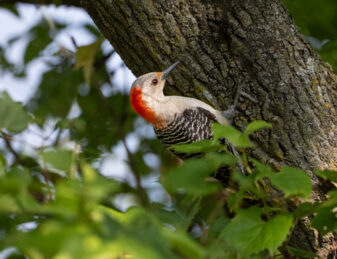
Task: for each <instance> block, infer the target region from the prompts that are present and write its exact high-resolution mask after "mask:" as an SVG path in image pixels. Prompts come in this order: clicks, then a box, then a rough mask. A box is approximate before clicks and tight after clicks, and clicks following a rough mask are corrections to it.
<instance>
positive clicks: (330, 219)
mask: <svg viewBox="0 0 337 259" xmlns="http://www.w3.org/2000/svg"><path fill="white" fill-rule="evenodd" d="M336 219H337V211H336V210H335V208H322V209H320V210H319V211H318V212H317V215H316V216H315V217H314V218H313V220H312V221H311V225H312V226H313V227H314V228H316V229H317V230H318V231H319V232H320V233H321V234H322V235H325V234H327V233H329V232H331V231H336V230H337V220H336Z"/></svg>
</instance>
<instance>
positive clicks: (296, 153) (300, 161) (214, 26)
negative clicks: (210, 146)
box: [81, 0, 337, 257]
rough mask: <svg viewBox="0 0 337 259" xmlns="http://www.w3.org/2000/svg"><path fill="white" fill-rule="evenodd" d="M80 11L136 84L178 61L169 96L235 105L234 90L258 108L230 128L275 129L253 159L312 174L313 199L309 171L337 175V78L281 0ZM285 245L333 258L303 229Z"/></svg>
mask: <svg viewBox="0 0 337 259" xmlns="http://www.w3.org/2000/svg"><path fill="white" fill-rule="evenodd" d="M81 4H82V6H83V7H84V8H85V9H86V10H87V12H88V13H89V14H90V15H91V17H92V19H93V20H94V22H95V23H96V25H97V26H98V27H99V29H100V30H101V31H102V33H103V34H104V36H105V37H106V38H107V39H108V40H109V41H110V42H111V44H112V45H113V47H114V48H115V50H116V51H117V52H118V53H119V54H120V55H121V57H122V58H123V60H124V62H125V63H126V65H127V66H128V67H129V68H130V69H131V70H132V71H133V72H134V73H135V74H136V75H141V74H143V73H147V72H150V71H158V70H161V69H163V68H165V67H166V66H167V65H169V64H171V63H173V62H174V61H177V60H179V61H180V65H179V69H177V70H175V72H174V73H173V76H172V81H170V82H171V84H170V85H169V86H168V87H166V90H167V93H168V94H173V93H175V94H176V93H178V94H180V95H184V96H192V97H196V98H199V99H201V100H204V101H206V102H209V103H210V104H212V105H213V106H215V107H217V108H219V109H223V110H224V109H226V107H228V105H230V104H231V103H232V100H233V96H234V94H235V90H236V88H237V86H238V85H239V84H242V85H243V89H244V91H245V92H247V93H249V94H250V95H251V96H253V97H254V98H256V99H257V100H258V103H252V102H250V101H249V100H245V101H243V102H241V104H240V107H239V111H238V113H237V114H236V117H235V122H234V123H235V125H236V126H237V127H239V128H243V127H244V126H245V125H246V124H247V123H249V122H250V121H254V120H265V121H268V122H270V123H272V125H273V129H272V130H271V131H266V132H264V133H263V134H257V135H255V136H254V140H255V142H256V144H257V146H258V148H257V149H256V150H254V151H253V155H254V156H256V157H257V158H259V159H260V160H262V161H264V162H266V163H268V164H270V165H272V166H273V167H275V168H279V167H281V166H283V165H292V166H297V167H300V168H302V169H304V170H306V171H307V172H308V174H310V176H311V178H312V181H313V183H314V187H315V191H316V192H315V194H314V197H313V198H314V199H316V200H320V199H324V194H325V192H326V189H327V188H326V187H325V186H324V185H322V184H321V183H320V181H319V179H317V178H316V177H315V176H314V175H313V174H312V170H313V169H314V168H321V169H323V168H330V169H335V170H336V169H337V76H336V75H335V74H333V72H332V69H331V67H330V66H329V65H328V64H326V63H324V62H322V60H321V58H320V57H319V56H318V54H317V53H316V52H315V51H314V50H313V49H312V48H311V47H310V45H309V44H308V43H307V42H306V41H305V39H304V38H303V36H302V35H301V33H300V32H299V30H298V28H297V27H296V25H295V23H294V21H293V19H292V18H291V17H290V15H289V14H288V13H287V10H286V9H285V7H284V6H283V4H282V3H281V0H241V1H233V0H223V1H220V0H216V1H203V0H178V1H177V0H165V1H163V0H158V1H150V0H138V1H133V0H113V1H111V0H82V1H81ZM290 243H291V244H292V245H293V246H296V247H300V248H304V249H311V250H313V251H314V250H317V254H319V255H321V256H323V257H327V255H328V254H329V253H330V254H332V249H333V248H332V247H333V245H332V243H333V237H332V236H330V237H325V238H321V237H317V236H316V233H314V231H312V230H310V228H308V226H307V224H306V222H305V221H303V222H300V223H299V224H298V226H297V227H296V229H295V231H294V233H293V235H292V237H291V241H290Z"/></svg>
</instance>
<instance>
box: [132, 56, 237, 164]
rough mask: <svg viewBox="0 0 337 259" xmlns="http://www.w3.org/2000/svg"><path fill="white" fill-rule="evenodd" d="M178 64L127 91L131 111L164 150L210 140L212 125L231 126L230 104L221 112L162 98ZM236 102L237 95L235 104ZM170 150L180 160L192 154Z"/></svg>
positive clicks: (187, 101) (190, 100)
mask: <svg viewBox="0 0 337 259" xmlns="http://www.w3.org/2000/svg"><path fill="white" fill-rule="evenodd" d="M178 63H179V62H175V63H174V64H172V65H170V66H169V67H168V68H166V69H165V70H163V71H162V72H151V73H147V74H144V75H142V76H140V77H138V78H137V79H136V80H135V81H134V82H133V83H132V86H131V89H130V103H131V106H132V108H133V110H134V111H135V112H136V113H137V114H138V115H140V116H141V117H143V118H144V119H145V120H146V121H147V122H149V123H151V124H152V126H153V128H154V132H155V134H156V136H157V138H158V139H159V140H160V141H161V142H162V143H163V144H164V145H165V146H166V147H171V146H173V145H177V144H188V143H193V142H196V141H201V140H209V139H212V138H213V135H212V124H213V123H219V124H222V125H230V124H231V118H232V116H233V111H234V109H235V105H232V106H230V107H229V109H228V110H227V111H225V112H224V111H220V110H217V109H214V108H213V107H212V106H211V105H209V104H207V103H205V102H203V101H201V100H198V99H196V98H191V97H184V96H166V95H164V92H163V90H164V87H165V82H166V79H167V77H168V76H169V74H170V73H171V72H172V70H173V69H174V68H175V67H176V66H177V65H178ZM237 99H238V94H237V95H236V97H235V102H237ZM170 151H171V152H173V153H174V154H175V155H176V156H178V157H179V158H181V159H182V160H185V159H187V158H190V157H191V156H193V155H195V154H186V153H181V152H176V151H175V150H174V149H170Z"/></svg>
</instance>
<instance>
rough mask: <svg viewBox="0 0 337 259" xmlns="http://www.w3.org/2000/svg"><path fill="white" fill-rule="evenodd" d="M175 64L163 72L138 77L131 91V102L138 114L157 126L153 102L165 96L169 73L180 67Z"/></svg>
mask: <svg viewBox="0 0 337 259" xmlns="http://www.w3.org/2000/svg"><path fill="white" fill-rule="evenodd" d="M178 63H179V62H175V63H174V64H172V65H171V66H169V67H168V68H166V69H165V70H164V71H162V72H152V73H148V74H145V75H142V76H140V77H138V78H137V79H136V80H135V81H134V82H133V84H132V87H131V90H130V102H131V105H132V108H133V109H134V111H135V112H136V113H138V114H139V115H140V116H142V117H143V118H144V119H145V120H147V121H148V122H150V123H152V124H153V125H155V121H156V120H157V118H156V115H155V111H153V109H152V105H151V103H152V102H156V100H158V99H160V98H161V97H162V96H163V89H164V86H165V81H166V78H167V77H168V75H169V73H170V72H171V71H172V70H173V69H174V68H175V67H176V66H177V65H178Z"/></svg>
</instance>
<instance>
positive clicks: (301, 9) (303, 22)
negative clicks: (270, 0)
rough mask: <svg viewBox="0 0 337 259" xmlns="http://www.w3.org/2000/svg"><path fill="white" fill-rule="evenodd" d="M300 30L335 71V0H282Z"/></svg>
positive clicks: (336, 9) (336, 39)
mask: <svg viewBox="0 0 337 259" xmlns="http://www.w3.org/2000/svg"><path fill="white" fill-rule="evenodd" d="M283 2H284V4H285V5H286V7H287V8H288V10H289V12H290V13H291V15H292V16H293V17H294V19H295V21H296V24H297V25H298V26H299V27H300V29H301V32H302V33H303V34H304V35H305V36H307V39H308V41H309V43H310V44H311V45H312V46H313V47H314V48H315V49H316V50H317V51H318V52H319V54H320V55H321V57H322V58H323V60H324V61H327V62H329V63H330V64H331V66H332V68H333V70H334V72H335V73H337V48H336V47H337V29H336V28H337V2H336V1H335V0H322V1H317V0H283Z"/></svg>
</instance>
